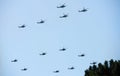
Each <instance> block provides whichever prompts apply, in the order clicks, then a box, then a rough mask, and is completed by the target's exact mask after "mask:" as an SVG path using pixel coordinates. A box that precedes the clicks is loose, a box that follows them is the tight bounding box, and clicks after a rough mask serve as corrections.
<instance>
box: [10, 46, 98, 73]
mask: <svg viewBox="0 0 120 76" xmlns="http://www.w3.org/2000/svg"><path fill="white" fill-rule="evenodd" d="M66 50H67V49H66V48H64V47H63V48H61V49H59V51H66ZM39 55H40V56H45V55H47V53H46V52H42V53H40V54H39ZM84 56H85V54H79V55H78V57H84ZM11 62H14V63H15V62H18V60H17V59H14V60H11ZM90 64H92V65H95V64H97V62H92V63H90ZM67 69H68V70H74V69H75V67H74V66H72V67H68V68H67ZM27 70H28V68H22V69H21V71H27ZM59 72H60V70H58V69H57V70H54V71H53V73H59Z"/></svg>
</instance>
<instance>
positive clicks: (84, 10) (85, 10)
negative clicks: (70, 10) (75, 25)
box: [78, 8, 88, 12]
mask: <svg viewBox="0 0 120 76" xmlns="http://www.w3.org/2000/svg"><path fill="white" fill-rule="evenodd" d="M87 11H88V9H87V8H83V9H82V10H79V11H78V12H87Z"/></svg>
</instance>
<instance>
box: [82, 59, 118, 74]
mask: <svg viewBox="0 0 120 76" xmlns="http://www.w3.org/2000/svg"><path fill="white" fill-rule="evenodd" d="M84 76H120V60H118V61H117V60H115V61H114V60H113V59H111V60H110V61H105V62H104V64H102V63H98V65H93V66H90V67H89V69H87V70H85V75H84Z"/></svg>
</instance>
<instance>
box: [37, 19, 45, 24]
mask: <svg viewBox="0 0 120 76" xmlns="http://www.w3.org/2000/svg"><path fill="white" fill-rule="evenodd" d="M42 23H45V20H42V19H41V21H39V22H37V24H42Z"/></svg>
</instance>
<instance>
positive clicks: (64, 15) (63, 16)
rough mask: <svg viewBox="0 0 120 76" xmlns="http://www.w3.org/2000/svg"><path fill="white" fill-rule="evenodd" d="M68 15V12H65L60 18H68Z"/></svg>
mask: <svg viewBox="0 0 120 76" xmlns="http://www.w3.org/2000/svg"><path fill="white" fill-rule="evenodd" d="M66 17H68V14H63V15H62V16H60V17H59V18H66Z"/></svg>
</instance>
